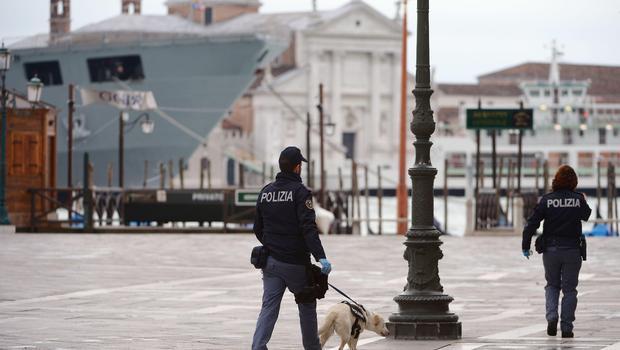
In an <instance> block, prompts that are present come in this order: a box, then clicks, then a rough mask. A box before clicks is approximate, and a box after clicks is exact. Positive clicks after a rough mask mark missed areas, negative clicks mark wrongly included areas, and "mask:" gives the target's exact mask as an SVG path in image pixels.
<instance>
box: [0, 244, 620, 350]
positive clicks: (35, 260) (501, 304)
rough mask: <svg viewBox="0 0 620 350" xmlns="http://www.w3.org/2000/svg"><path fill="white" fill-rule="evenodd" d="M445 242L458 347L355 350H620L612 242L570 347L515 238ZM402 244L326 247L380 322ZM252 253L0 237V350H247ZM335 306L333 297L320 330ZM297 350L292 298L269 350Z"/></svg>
mask: <svg viewBox="0 0 620 350" xmlns="http://www.w3.org/2000/svg"><path fill="white" fill-rule="evenodd" d="M443 240H444V242H445V243H444V245H443V246H442V248H443V251H444V254H445V257H444V259H443V260H441V262H440V273H441V277H442V283H443V285H444V288H445V290H446V292H447V293H448V294H450V295H452V296H453V297H454V298H455V301H454V302H453V303H452V305H451V310H452V311H454V312H456V313H457V314H458V315H459V316H460V318H461V321H462V322H463V339H461V340H459V341H435V342H430V341H394V340H389V339H384V338H381V337H378V336H377V335H376V334H374V333H370V332H364V333H362V339H361V340H360V346H359V348H360V349H363V350H366V349H368V350H371V349H374V350H378V349H384V350H385V349H389V350H400V349H439V348H441V349H559V348H567V349H569V348H570V349H620V326H618V322H620V299H619V297H620V255H619V254H618V252H619V251H620V240H618V239H604V238H599V239H590V240H589V245H588V246H589V250H590V251H589V254H588V261H587V262H585V263H584V265H583V269H582V273H581V281H580V285H579V306H578V310H577V321H576V323H575V334H576V338H575V339H573V340H562V339H561V338H559V337H547V336H546V335H545V332H544V331H545V326H546V323H545V319H544V294H543V287H544V282H543V269H542V261H541V260H542V259H541V257H540V256H539V255H536V256H535V257H533V259H531V260H529V261H528V260H526V259H525V258H523V257H522V256H521V254H520V242H519V240H518V239H517V238H484V237H472V238H451V237H446V238H444V239H443ZM402 241H403V238H402V237H394V236H384V237H351V236H329V237H323V242H324V245H325V249H326V251H327V254H328V257H329V258H330V260H331V261H332V263H333V267H334V270H333V272H332V274H331V275H330V280H331V282H332V283H334V284H335V285H336V286H338V287H340V288H341V289H343V290H344V291H346V292H347V293H348V294H350V295H351V296H352V297H353V298H355V299H357V300H358V301H359V302H361V303H362V304H364V305H365V306H366V307H368V308H370V309H372V310H375V311H377V312H379V313H380V314H382V315H384V316H385V317H386V318H387V317H388V316H389V315H390V313H391V312H393V311H395V310H396V304H395V303H394V302H393V301H392V298H393V297H394V296H395V295H397V294H398V293H399V292H400V290H401V289H402V286H403V285H404V283H405V276H406V268H407V267H406V262H405V261H404V260H403V258H402V253H403V250H404V246H403V245H402V244H401V243H402ZM254 245H256V241H255V238H254V237H253V236H251V235H166V234H156V235H133V234H132V235H124V234H111V235H53V234H40V235H34V234H16V235H11V234H3V235H0V276H2V277H1V278H2V279H1V282H0V349H249V347H250V343H251V336H252V333H253V331H254V323H255V319H256V316H257V314H258V311H259V308H260V297H261V292H262V290H261V279H260V273H259V272H258V271H257V270H255V269H254V268H253V267H252V266H250V265H249V261H248V260H249V252H250V249H251V248H252V247H253V246H254ZM340 300H342V297H340V296H339V295H338V294H336V293H335V292H333V291H329V292H328V296H327V297H326V299H324V300H321V301H320V302H319V316H320V318H321V319H322V317H323V315H324V314H325V310H327V308H328V307H329V306H331V305H332V304H334V303H337V302H339V301H340ZM336 346H337V339H336V337H333V338H332V339H331V340H330V342H329V343H328V346H327V347H326V348H327V349H333V348H335V347H336ZM301 348H302V347H301V338H300V335H299V321H298V316H297V311H296V306H295V304H294V300H293V297H292V296H291V295H290V294H287V295H286V296H285V299H284V301H283V305H282V309H281V313H280V319H279V322H278V324H277V326H276V330H275V332H274V334H273V338H272V341H271V343H270V349H275V350H279V349H301Z"/></svg>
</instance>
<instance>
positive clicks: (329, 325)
mask: <svg viewBox="0 0 620 350" xmlns="http://www.w3.org/2000/svg"><path fill="white" fill-rule="evenodd" d="M335 328H336V314H335V313H332V312H330V313H328V314H327V316H325V320H323V324H322V325H321V327H320V328H319V337H320V341H321V348H323V346H324V345H325V343H327V340H329V337H331V336H332V334H334V330H335Z"/></svg>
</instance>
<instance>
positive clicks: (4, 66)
mask: <svg viewBox="0 0 620 350" xmlns="http://www.w3.org/2000/svg"><path fill="white" fill-rule="evenodd" d="M9 68H11V52H10V51H9V50H8V49H7V48H5V47H4V43H2V47H0V78H1V84H2V90H1V93H2V94H1V95H0V108H2V137H1V138H0V143H1V144H2V145H1V147H0V148H1V150H0V225H10V223H11V222H10V221H9V213H8V211H7V210H6V192H5V188H6V143H7V140H6V138H7V137H6V136H7V121H6V119H7V113H6V99H7V94H6V86H5V79H6V72H7V71H8V70H9Z"/></svg>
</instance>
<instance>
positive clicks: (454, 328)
mask: <svg viewBox="0 0 620 350" xmlns="http://www.w3.org/2000/svg"><path fill="white" fill-rule="evenodd" d="M452 300H453V298H452V297H451V296H449V295H446V294H442V293H435V292H429V293H424V292H417V293H410V292H404V293H402V294H400V295H398V296H397V297H395V298H394V301H395V302H396V303H397V304H398V308H399V312H396V313H393V314H392V315H391V316H390V319H389V320H390V321H389V322H388V324H387V327H388V330H389V331H390V337H392V338H394V339H416V340H423V339H424V340H437V339H460V338H461V322H458V319H459V317H458V316H457V315H455V314H453V313H451V312H449V307H448V304H450V302H452Z"/></svg>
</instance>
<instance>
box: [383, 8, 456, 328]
mask: <svg viewBox="0 0 620 350" xmlns="http://www.w3.org/2000/svg"><path fill="white" fill-rule="evenodd" d="M428 4H429V0H418V18H417V20H418V22H417V48H416V52H417V57H416V61H417V62H416V76H415V79H416V86H415V89H414V90H413V94H414V95H415V101H416V104H415V106H416V107H415V110H414V112H413V121H412V122H411V125H410V127H411V131H412V132H413V134H414V135H415V142H414V146H415V153H416V156H415V165H414V167H413V168H411V169H409V176H410V177H411V181H412V190H413V196H412V214H411V219H412V227H411V228H410V229H409V230H408V231H407V235H406V237H407V239H406V241H405V243H404V244H405V246H406V247H407V248H406V249H405V254H404V258H405V260H407V262H408V265H409V271H408V274H407V284H406V285H405V287H404V291H403V292H402V293H401V294H400V295H398V296H396V297H395V298H394V301H395V302H396V303H397V304H398V312H395V313H393V314H392V315H391V316H390V318H389V321H390V322H389V323H388V328H389V330H390V335H391V336H392V337H394V338H396V339H459V338H460V337H461V323H460V322H458V316H457V315H455V314H453V313H450V308H449V304H450V303H451V302H452V300H453V298H452V297H451V296H449V295H447V294H444V293H443V287H442V286H441V283H440V279H439V269H438V263H439V259H441V258H442V257H443V253H442V252H441V249H440V248H439V246H440V245H441V244H442V242H441V241H440V240H439V236H440V235H441V233H440V232H439V231H438V230H437V228H436V227H435V226H434V225H433V216H434V215H433V214H434V213H433V182H434V181H435V175H436V174H437V169H435V168H434V167H433V166H432V164H431V158H430V148H431V146H432V142H431V141H430V136H431V135H432V134H433V132H434V131H435V122H434V121H433V111H432V109H431V105H430V97H431V94H432V93H433V90H432V89H431V85H430V62H429V25H428V10H429V6H428Z"/></svg>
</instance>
